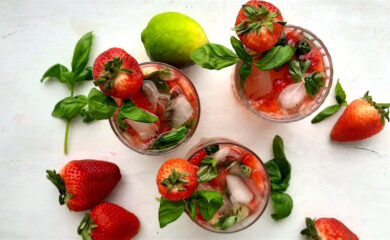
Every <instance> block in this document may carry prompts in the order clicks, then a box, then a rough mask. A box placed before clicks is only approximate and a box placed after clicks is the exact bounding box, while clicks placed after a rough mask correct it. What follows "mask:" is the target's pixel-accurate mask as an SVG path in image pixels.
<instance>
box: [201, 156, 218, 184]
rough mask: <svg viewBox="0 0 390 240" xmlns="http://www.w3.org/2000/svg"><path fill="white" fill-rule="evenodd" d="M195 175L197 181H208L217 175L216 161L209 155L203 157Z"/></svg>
mask: <svg viewBox="0 0 390 240" xmlns="http://www.w3.org/2000/svg"><path fill="white" fill-rule="evenodd" d="M197 175H198V182H208V181H210V180H212V179H214V178H216V177H218V170H217V161H216V160H215V159H214V158H210V157H206V158H205V159H203V161H202V162H201V163H200V166H199V169H198V172H197Z"/></svg>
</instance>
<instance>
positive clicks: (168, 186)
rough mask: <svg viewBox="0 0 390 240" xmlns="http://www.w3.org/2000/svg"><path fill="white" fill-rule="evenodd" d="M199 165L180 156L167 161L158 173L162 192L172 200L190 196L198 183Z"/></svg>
mask: <svg viewBox="0 0 390 240" xmlns="http://www.w3.org/2000/svg"><path fill="white" fill-rule="evenodd" d="M196 173H197V167H196V166H194V165H193V164H191V163H189V162H188V161H186V160H184V159H180V158H176V159H171V160H168V161H166V162H165V163H164V164H163V165H162V166H161V168H160V170H159V171H158V174H157V179H156V182H157V185H158V191H159V192H160V194H161V195H162V196H163V197H164V198H166V199H168V200H171V201H179V200H182V199H186V198H189V197H190V196H191V195H192V194H193V193H194V191H195V188H196V185H197V183H198V177H197V174H196Z"/></svg>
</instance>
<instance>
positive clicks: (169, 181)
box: [161, 169, 188, 192]
mask: <svg viewBox="0 0 390 240" xmlns="http://www.w3.org/2000/svg"><path fill="white" fill-rule="evenodd" d="M185 176H188V173H187V172H184V173H180V172H176V170H175V169H172V170H171V174H170V175H169V176H168V177H167V178H164V179H163V180H162V181H161V185H162V186H164V187H167V188H168V192H170V191H171V190H172V189H174V188H177V190H179V191H184V190H185V188H183V184H186V183H188V179H186V178H185Z"/></svg>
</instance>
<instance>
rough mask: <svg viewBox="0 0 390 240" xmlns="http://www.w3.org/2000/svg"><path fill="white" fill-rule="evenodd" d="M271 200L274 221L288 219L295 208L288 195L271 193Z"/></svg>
mask: <svg viewBox="0 0 390 240" xmlns="http://www.w3.org/2000/svg"><path fill="white" fill-rule="evenodd" d="M271 199H272V203H273V206H274V210H275V213H273V214H272V215H271V217H272V218H273V219H274V220H280V219H283V218H286V217H288V216H289V215H290V214H291V211H292V208H293V201H292V199H291V197H290V196H289V195H288V194H286V193H280V192H271Z"/></svg>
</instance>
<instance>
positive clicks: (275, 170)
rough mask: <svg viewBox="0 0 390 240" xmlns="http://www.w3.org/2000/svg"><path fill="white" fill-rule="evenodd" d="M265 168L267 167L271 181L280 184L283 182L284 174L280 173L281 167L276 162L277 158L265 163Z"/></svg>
mask: <svg viewBox="0 0 390 240" xmlns="http://www.w3.org/2000/svg"><path fill="white" fill-rule="evenodd" d="M265 168H266V169H267V172H268V176H269V180H270V182H271V183H274V184H279V183H281V182H282V174H281V173H280V169H279V167H278V164H276V162H275V160H270V161H268V162H266V163H265Z"/></svg>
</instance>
